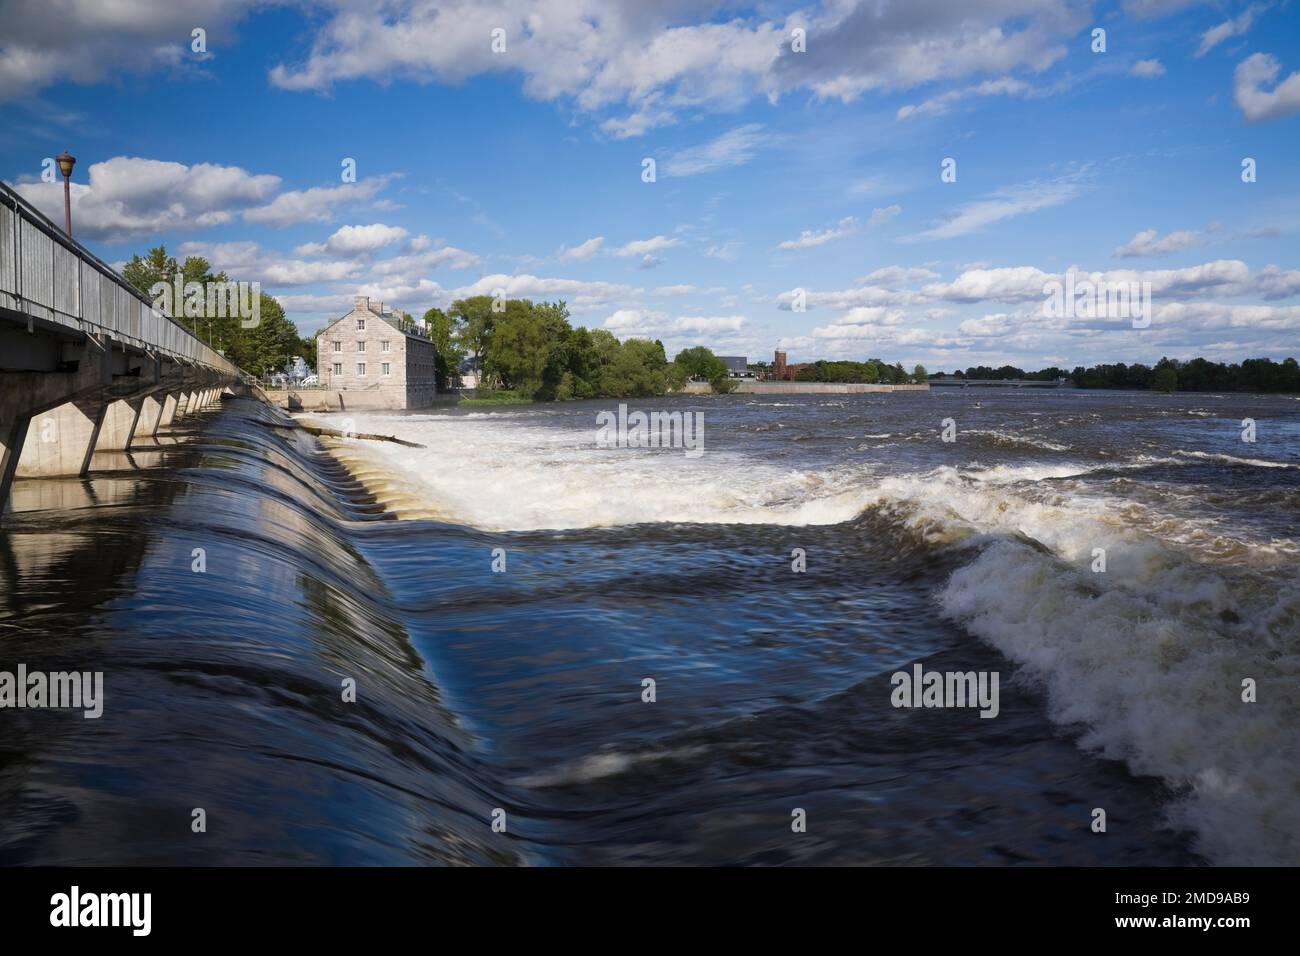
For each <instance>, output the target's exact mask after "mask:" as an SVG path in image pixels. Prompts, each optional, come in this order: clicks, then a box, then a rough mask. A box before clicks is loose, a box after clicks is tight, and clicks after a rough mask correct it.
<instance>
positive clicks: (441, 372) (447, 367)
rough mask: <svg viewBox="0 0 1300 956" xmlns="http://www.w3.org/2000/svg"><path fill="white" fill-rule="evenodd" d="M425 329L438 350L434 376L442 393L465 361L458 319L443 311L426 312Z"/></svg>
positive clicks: (430, 310) (431, 310) (432, 310)
mask: <svg viewBox="0 0 1300 956" xmlns="http://www.w3.org/2000/svg"><path fill="white" fill-rule="evenodd" d="M424 327H425V328H426V329H427V330H428V333H429V339H430V341H432V342H433V347H434V348H435V349H436V350H437V353H436V358H435V359H434V376H435V378H436V379H437V383H438V391H440V392H441V391H443V390H444V389H446V388H447V386H448V383H449V382H450V381H451V379H453V378H454V377H455V376H456V374H457V372H458V371H459V369H460V363H461V362H463V361H464V360H465V352H464V350H463V349H462V348H461V346H460V343H459V341H458V340H457V332H458V329H457V323H456V319H455V318H453V317H452V316H450V315H448V314H447V313H446V312H444V311H442V309H429V311H427V312H425V313H424Z"/></svg>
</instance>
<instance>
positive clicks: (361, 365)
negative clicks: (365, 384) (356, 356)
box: [357, 362, 366, 375]
mask: <svg viewBox="0 0 1300 956" xmlns="http://www.w3.org/2000/svg"><path fill="white" fill-rule="evenodd" d="M357 374H358V375H365V374H366V363H365V362H358V363H357Z"/></svg>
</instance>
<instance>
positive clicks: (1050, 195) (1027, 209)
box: [906, 173, 1083, 241]
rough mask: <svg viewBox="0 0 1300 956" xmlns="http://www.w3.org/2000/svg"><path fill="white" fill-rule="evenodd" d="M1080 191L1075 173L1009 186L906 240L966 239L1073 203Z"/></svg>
mask: <svg viewBox="0 0 1300 956" xmlns="http://www.w3.org/2000/svg"><path fill="white" fill-rule="evenodd" d="M1082 191H1083V185H1082V176H1081V175H1080V174H1077V173H1076V174H1073V175H1069V176H1063V177H1060V178H1058V179H1053V180H1047V181H1043V182H1031V183H1026V184H1024V185H1021V186H1008V187H1006V188H1004V189H1000V190H998V191H997V192H994V193H992V194H990V195H989V196H987V197H985V198H983V199H977V200H975V201H973V202H969V203H965V204H964V205H962V206H959V207H958V208H957V210H956V211H955V212H953V213H952V214H951V215H949V216H948V218H947V219H946V220H945V221H944V222H943V223H942V224H940V225H938V226H935V227H933V228H931V229H927V230H926V231H924V232H920V233H917V234H916V235H914V236H908V237H906V240H907V241H917V240H923V239H952V238H955V237H957V236H965V235H968V234H970V233H972V232H978V231H979V230H981V229H983V228H984V227H985V226H989V225H992V224H993V223H996V222H1001V221H1002V220H1004V219H1010V218H1012V217H1013V216H1023V215H1025V214H1026V213H1031V212H1037V211H1038V210H1040V209H1048V208H1050V207H1052V206H1059V205H1061V204H1062V203H1066V202H1069V201H1070V200H1071V199H1074V198H1075V197H1076V196H1078V195H1079V194H1080V193H1081V192H1082Z"/></svg>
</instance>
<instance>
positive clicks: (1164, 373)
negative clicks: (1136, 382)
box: [1151, 365, 1178, 392]
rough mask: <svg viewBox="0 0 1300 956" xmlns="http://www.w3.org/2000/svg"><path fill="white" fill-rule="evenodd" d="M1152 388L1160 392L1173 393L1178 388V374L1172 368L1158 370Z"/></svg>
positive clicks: (1152, 380)
mask: <svg viewBox="0 0 1300 956" xmlns="http://www.w3.org/2000/svg"><path fill="white" fill-rule="evenodd" d="M1151 387H1152V388H1154V389H1156V390H1157V391H1160V392H1172V391H1174V390H1175V389H1176V388H1178V373H1177V372H1175V371H1174V370H1173V368H1172V367H1171V366H1168V365H1166V366H1164V367H1163V368H1160V369H1157V370H1156V374H1155V376H1154V377H1153V378H1152V379H1151Z"/></svg>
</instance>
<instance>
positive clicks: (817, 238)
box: [777, 216, 858, 249]
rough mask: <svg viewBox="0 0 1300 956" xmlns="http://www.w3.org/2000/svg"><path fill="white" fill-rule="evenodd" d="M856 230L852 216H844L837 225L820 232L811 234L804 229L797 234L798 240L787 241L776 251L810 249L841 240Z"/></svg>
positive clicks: (856, 226) (808, 230) (855, 223)
mask: <svg viewBox="0 0 1300 956" xmlns="http://www.w3.org/2000/svg"><path fill="white" fill-rule="evenodd" d="M857 230H858V221H857V219H855V218H854V217H852V216H845V217H844V218H843V219H841V220H840V221H839V224H838V225H836V226H834V227H832V228H830V229H823V230H822V231H821V232H813V231H812V230H811V229H805V230H804V231H803V232H801V233H799V238H798V239H787V240H785V241H784V242H782V243H781V244H780V245H778V246H777V248H778V249H811V248H813V247H814V246H822V245H825V244H826V243H828V242H833V241H834V240H836V239H843V238H844V237H846V236H851V235H853V233H855V232H857Z"/></svg>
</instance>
